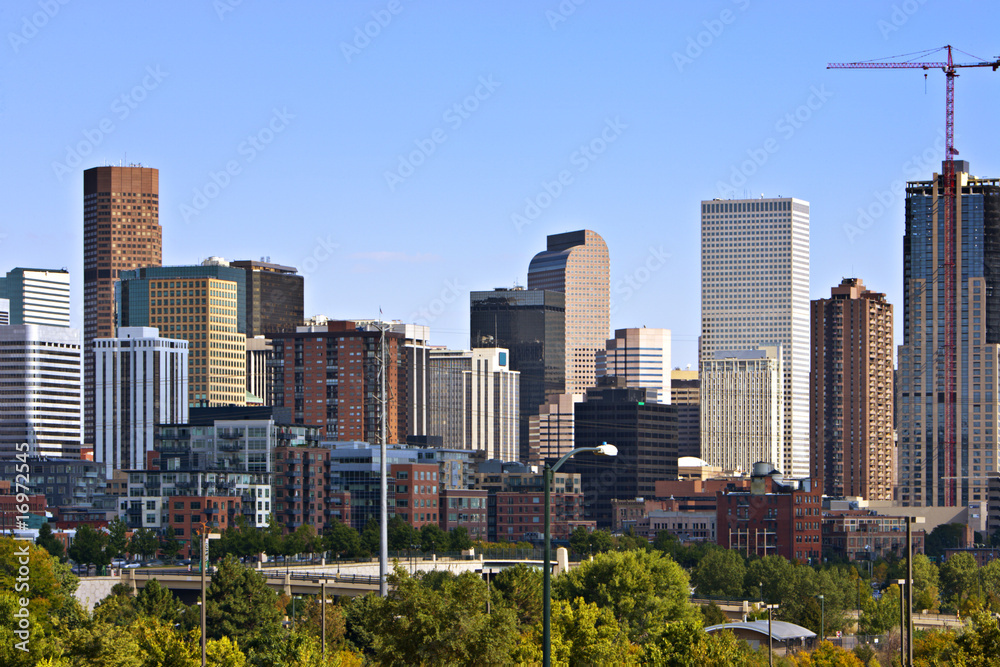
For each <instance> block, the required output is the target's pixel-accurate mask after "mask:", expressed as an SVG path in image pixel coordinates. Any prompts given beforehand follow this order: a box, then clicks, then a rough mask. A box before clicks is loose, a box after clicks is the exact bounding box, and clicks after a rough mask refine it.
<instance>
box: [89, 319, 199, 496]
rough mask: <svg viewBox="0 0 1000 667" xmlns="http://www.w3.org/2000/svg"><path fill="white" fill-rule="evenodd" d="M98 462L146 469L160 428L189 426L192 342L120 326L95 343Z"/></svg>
mask: <svg viewBox="0 0 1000 667" xmlns="http://www.w3.org/2000/svg"><path fill="white" fill-rule="evenodd" d="M94 359H95V367H94V386H95V401H94V405H95V416H96V423H95V426H96V437H95V442H94V460H95V461H96V462H97V463H99V464H101V465H103V466H104V473H105V475H106V476H107V478H108V479H111V476H112V475H113V474H114V471H115V470H145V469H146V455H147V454H148V453H149V452H152V451H154V448H153V433H154V431H155V428H156V425H157V424H186V423H187V422H188V341H186V340H182V339H177V338H161V337H160V332H159V330H158V329H156V328H155V327H121V328H119V329H118V337H117V338H97V339H95V340H94Z"/></svg>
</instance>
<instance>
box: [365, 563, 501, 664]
mask: <svg viewBox="0 0 1000 667" xmlns="http://www.w3.org/2000/svg"><path fill="white" fill-rule="evenodd" d="M423 579H424V577H423V575H419V574H418V575H417V576H416V577H411V576H409V575H408V574H407V573H406V572H405V571H404V570H403V569H401V568H399V567H397V568H396V569H395V571H394V572H393V573H392V575H390V577H389V584H390V589H389V590H390V592H389V595H388V596H387V597H385V598H379V597H376V596H374V595H369V596H366V598H370V599H369V600H368V601H367V602H366V603H365V606H360V607H359V610H360V611H363V612H364V619H363V623H364V625H365V626H366V629H367V631H368V632H370V633H371V635H370V641H371V649H372V651H373V653H374V659H375V662H377V663H378V664H383V665H420V664H448V665H451V664H460V665H479V664H508V663H510V662H511V652H512V651H513V649H514V646H515V642H516V638H517V636H518V633H517V621H516V619H515V617H514V612H513V611H512V610H510V609H507V608H504V607H500V608H494V609H492V613H490V614H487V613H486V593H487V591H486V583H485V582H484V581H483V580H482V578H481V577H479V576H478V575H476V574H475V573H472V572H464V573H462V574H461V575H459V576H455V575H452V574H450V573H442V576H437V577H433V578H429V581H430V580H431V579H433V582H434V585H429V582H428V583H425V582H424V581H423ZM356 603H357V601H354V602H352V605H351V606H352V607H353V606H354V605H355V604H356ZM357 620H358V619H357V617H356V618H355V622H356V621H357Z"/></svg>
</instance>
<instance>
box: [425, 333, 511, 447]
mask: <svg viewBox="0 0 1000 667" xmlns="http://www.w3.org/2000/svg"><path fill="white" fill-rule="evenodd" d="M520 379H521V374H520V372H518V371H512V370H510V365H509V355H508V353H507V350H506V349H504V348H500V347H490V348H476V349H473V350H444V349H434V348H431V350H430V381H431V385H430V420H429V427H430V433H429V435H432V436H441V437H442V438H443V440H444V443H443V444H444V446H445V447H447V448H456V449H471V450H473V451H481V452H484V453H485V454H486V458H487V459H500V460H502V461H517V459H518V437H519V424H518V420H519V417H520V410H519V407H518V401H519V393H518V392H519V389H520V387H519V385H520Z"/></svg>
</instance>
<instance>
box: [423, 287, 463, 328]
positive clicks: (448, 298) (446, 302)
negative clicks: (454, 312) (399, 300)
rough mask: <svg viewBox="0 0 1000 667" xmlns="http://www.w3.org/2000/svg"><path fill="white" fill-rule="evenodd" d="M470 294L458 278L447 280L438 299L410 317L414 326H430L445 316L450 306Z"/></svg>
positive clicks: (434, 299) (432, 300)
mask: <svg viewBox="0 0 1000 667" xmlns="http://www.w3.org/2000/svg"><path fill="white" fill-rule="evenodd" d="M468 293H469V290H468V288H467V287H465V286H464V285H462V284H460V283H459V282H458V278H453V279H451V280H445V281H444V287H443V288H442V289H441V292H440V293H439V294H438V295H437V297H435V298H433V299H431V301H430V302H429V303H428V304H427V305H425V306H423V307H421V308H420V309H419V310H416V311H414V312H413V313H412V314H411V315H410V321H411V322H413V323H414V324H425V325H430V324H432V323H433V322H434V321H435V320H437V319H438V318H439V317H441V316H442V315H444V313H445V312H446V311H447V310H448V307H449V306H451V305H452V304H454V303H456V302H457V301H458V300H459V299H461V298H462V297H463V296H465V295H467V294H468Z"/></svg>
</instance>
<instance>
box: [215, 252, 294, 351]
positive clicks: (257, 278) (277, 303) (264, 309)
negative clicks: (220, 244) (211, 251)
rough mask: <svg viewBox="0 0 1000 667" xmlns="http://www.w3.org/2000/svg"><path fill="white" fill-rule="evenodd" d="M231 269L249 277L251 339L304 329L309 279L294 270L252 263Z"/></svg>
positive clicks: (236, 265)
mask: <svg viewBox="0 0 1000 667" xmlns="http://www.w3.org/2000/svg"><path fill="white" fill-rule="evenodd" d="M229 266H232V267H234V268H237V269H243V270H244V271H246V274H247V278H246V317H247V338H253V337H254V336H266V335H267V334H269V333H278V332H286V331H295V327H298V326H302V323H303V320H304V317H303V311H304V306H303V300H304V289H303V285H304V283H305V279H304V278H303V277H302V276H300V275H298V274H297V273H296V269H295V268H294V267H291V266H282V265H280V264H271V263H270V262H264V261H260V262H255V261H252V260H239V261H236V262H230V263H229Z"/></svg>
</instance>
